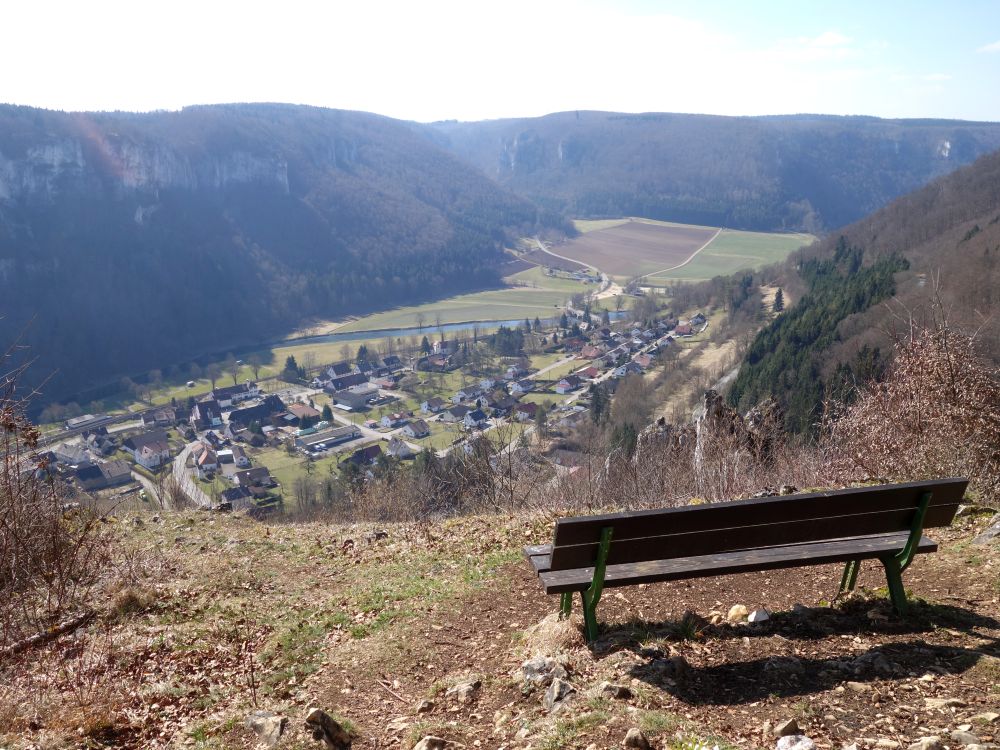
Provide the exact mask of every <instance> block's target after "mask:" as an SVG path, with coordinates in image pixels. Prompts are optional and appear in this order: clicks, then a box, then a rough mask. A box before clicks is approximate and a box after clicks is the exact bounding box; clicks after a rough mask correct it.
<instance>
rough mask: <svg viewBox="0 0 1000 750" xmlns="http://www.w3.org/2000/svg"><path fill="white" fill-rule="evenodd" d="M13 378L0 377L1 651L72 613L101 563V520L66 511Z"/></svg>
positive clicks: (103, 533)
mask: <svg viewBox="0 0 1000 750" xmlns="http://www.w3.org/2000/svg"><path fill="white" fill-rule="evenodd" d="M19 374H20V372H19V371H14V372H11V373H8V374H7V375H6V376H4V377H2V378H0V452H2V457H0V461H2V465H0V649H2V648H3V647H5V646H7V645H9V644H11V643H13V642H16V641H18V640H19V639H21V638H23V637H25V635H27V634H30V633H31V632H33V631H36V630H39V629H43V628H45V627H47V626H48V625H49V624H51V623H52V622H53V621H55V620H56V619H58V618H59V617H60V615H61V614H63V613H66V612H72V611H73V610H74V609H75V608H77V607H79V606H80V605H81V602H83V601H84V599H86V597H87V594H88V592H89V591H90V590H91V588H92V587H93V586H94V585H95V584H96V583H97V580H98V575H99V573H100V571H101V569H102V567H103V566H104V564H105V563H106V562H107V560H108V546H107V543H106V541H107V532H106V530H105V529H104V527H103V524H102V520H101V518H99V517H97V516H96V515H95V514H93V513H92V512H90V511H89V510H88V509H87V508H84V507H80V506H78V505H76V504H72V507H70V506H69V505H67V504H66V500H67V499H68V498H67V497H66V496H65V494H64V490H63V485H61V483H57V482H56V481H55V479H54V478H53V477H52V475H51V473H50V471H49V467H48V465H47V463H46V461H45V460H44V459H42V458H39V456H38V454H37V449H38V441H39V433H38V430H37V429H36V428H35V426H34V425H32V424H31V422H30V421H29V420H28V418H27V416H26V415H25V406H26V404H25V402H24V401H23V400H22V399H21V398H19V396H18V395H17V391H16V384H17V376H18V375H19Z"/></svg>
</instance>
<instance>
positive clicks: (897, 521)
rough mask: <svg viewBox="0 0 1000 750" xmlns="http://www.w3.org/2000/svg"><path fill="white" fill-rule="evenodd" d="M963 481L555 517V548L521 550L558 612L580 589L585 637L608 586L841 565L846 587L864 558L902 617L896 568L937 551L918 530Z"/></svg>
mask: <svg viewBox="0 0 1000 750" xmlns="http://www.w3.org/2000/svg"><path fill="white" fill-rule="evenodd" d="M967 485H968V480H967V479H941V480H934V481H924V482H909V483H906V484H890V485H880V486H876V487H861V488H855V489H848V490H836V491H831V492H817V493H812V494H801V495H788V496H785V497H768V498H763V499H759V500H739V501H735V502H729V503H717V504H711V505H697V506H688V507H684V508H667V509H664V510H648V511H636V512H627V513H613V514H608V515H600V516H583V517H579V518H560V519H559V520H557V521H556V528H555V535H554V537H553V541H552V544H546V545H538V546H530V547H526V548H525V550H524V552H525V555H526V556H527V558H528V560H529V561H530V562H531V565H532V567H534V569H535V571H536V572H537V573H538V577H539V579H540V580H541V583H542V587H543V588H544V589H545V593H546V594H561V595H562V599H561V607H560V611H561V612H562V614H563V615H564V616H568V615H569V613H570V608H571V606H572V597H573V592H574V591H579V592H580V597H581V599H582V600H583V616H584V623H585V628H586V635H587V640H588V641H592V640H594V638H596V637H597V616H596V610H597V603H598V602H599V601H600V598H601V592H602V591H603V590H604V589H605V588H608V587H616V586H632V585H634V584H639V583H652V582H654V581H675V580H680V579H684V578H703V577H708V576H718V575H727V574H729V573H745V572H748V571H756V570H774V569H778V568H794V567H800V566H805V565H824V564H827V563H840V562H844V563H847V565H846V567H845V569H844V575H843V577H842V579H841V582H840V593H844V592H847V591H851V590H853V589H854V586H855V583H856V581H857V577H858V570H859V569H860V566H861V561H862V560H869V559H877V560H879V561H880V562H881V563H882V565H883V566H884V567H885V574H886V579H887V580H888V583H889V595H890V598H891V600H892V605H893V607H894V609H895V610H896V612H897V613H899V614H903V613H904V612H905V610H906V592H905V591H904V589H903V581H902V577H901V574H902V572H903V571H904V570H906V568H907V566H909V564H910V563H911V562H912V561H913V557H914V555H916V554H917V553H918V552H934V551H935V550H937V544H936V543H935V542H934V541H932V540H931V539H928V538H927V537H925V536H923V530H924V529H925V528H933V527H940V526H947V525H949V524H950V523H951V521H952V519H953V518H954V517H955V512H956V510H957V509H958V504H959V501H961V499H962V497H963V495H964V494H965V488H966V486H967ZM838 596H839V594H838Z"/></svg>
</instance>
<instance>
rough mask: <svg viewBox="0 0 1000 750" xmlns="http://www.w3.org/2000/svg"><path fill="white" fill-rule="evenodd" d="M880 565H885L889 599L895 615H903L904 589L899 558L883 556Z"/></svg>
mask: <svg viewBox="0 0 1000 750" xmlns="http://www.w3.org/2000/svg"><path fill="white" fill-rule="evenodd" d="M882 565H883V566H884V567H885V579H886V581H887V582H888V583H889V599H890V600H891V601H892V608H893V609H894V610H895V611H896V614H897V615H905V614H906V589H904V588H903V576H902V572H903V570H902V567H901V566H900V564H899V560H897V559H896V557H895V556H893V557H883V558H882Z"/></svg>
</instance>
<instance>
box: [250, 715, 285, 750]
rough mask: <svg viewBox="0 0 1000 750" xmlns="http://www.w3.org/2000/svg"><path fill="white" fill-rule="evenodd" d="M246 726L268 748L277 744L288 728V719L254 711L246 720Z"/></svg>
mask: <svg viewBox="0 0 1000 750" xmlns="http://www.w3.org/2000/svg"><path fill="white" fill-rule="evenodd" d="M245 723H246V726H247V728H248V729H252V730H253V732H254V733H255V734H256V735H257V737H258V738H259V739H260V741H261V742H262V743H264V744H265V745H267V746H268V747H274V746H275V745H277V744H278V741H279V740H280V739H281V736H282V735H283V734H284V733H285V728H286V727H287V726H288V717H287V716H279V715H278V714H275V713H272V712H271V711H254V712H253V713H252V714H250V715H249V716H248V717H247V718H246V722H245Z"/></svg>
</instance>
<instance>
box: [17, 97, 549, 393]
mask: <svg viewBox="0 0 1000 750" xmlns="http://www.w3.org/2000/svg"><path fill="white" fill-rule="evenodd" d="M547 223H548V224H549V225H553V224H558V223H559V222H558V221H552V220H550V221H548V222H547ZM537 229H538V211H537V210H536V208H535V207H534V206H533V205H532V204H530V203H529V202H528V201H526V200H524V199H523V198H518V197H515V196H514V195H513V194H511V193H508V192H506V191H505V190H504V189H502V188H500V187H498V186H497V185H496V184H495V183H494V182H492V181H491V180H489V179H488V178H486V177H485V176H483V175H482V174H481V173H480V172H478V171H477V170H475V169H474V168H472V167H470V166H468V165H466V164H464V163H462V162H461V161H460V160H459V159H458V158H457V157H455V156H453V155H451V154H449V153H448V152H446V151H445V150H443V149H441V148H439V147H437V146H435V145H434V144H432V143H430V142H429V141H428V140H427V139H426V138H424V137H421V136H420V135H418V134H416V133H414V132H413V130H412V129H411V128H410V127H409V126H408V125H405V124H403V123H400V122H398V121H394V120H390V119H388V118H384V117H379V116H376V115H371V114H365V113H359V112H343V111H335V110H324V109H316V108H309V107H294V106H285V105H225V106H210V107H192V108H188V109H184V110H182V111H180V112H172V113H166V112H161V113H149V114H125V113H101V114H90V113H75V114H71V113H62V112H52V111H44V110H37V109H31V108H26V107H10V106H0V299H2V302H0V316H2V323H0V341H3V342H4V343H7V342H11V341H13V340H14V338H15V337H16V336H17V335H18V334H19V333H20V332H21V331H22V330H24V329H25V327H27V328H26V334H25V337H24V339H23V343H25V344H27V345H29V346H30V347H31V352H32V356H34V357H37V362H36V363H35V365H34V366H33V367H32V370H31V375H30V376H29V377H30V378H32V379H34V382H38V380H40V379H41V378H43V377H46V376H48V375H49V374H50V373H51V372H53V371H58V372H57V373H56V375H55V376H54V377H53V378H52V379H51V380H49V382H48V383H47V384H46V388H45V396H46V397H55V396H59V395H63V394H68V393H74V392H76V391H78V390H80V389H82V388H84V387H87V386H89V385H92V384H95V383H99V382H101V381H102V380H107V379H108V378H114V377H116V376H120V375H122V374H126V373H129V374H131V373H134V372H137V371H143V370H148V369H151V368H159V367H165V366H167V365H169V364H173V363H177V362H182V361H184V360H185V359H188V358H190V357H192V356H195V355H196V354H198V353H200V352H204V351H209V350H218V349H219V348H225V349H232V348H234V347H237V346H239V345H240V344H243V343H259V342H261V341H265V340H267V337H268V336H273V335H276V334H280V333H283V332H285V331H288V330H290V329H291V328H292V327H294V326H295V325H297V324H299V323H300V322H302V321H303V320H304V319H306V318H308V317H309V316H336V315H341V314H344V313H358V312H365V311H369V310H373V309H378V308H384V307H388V306H391V305H394V304H398V303H400V302H407V301H414V300H418V299H427V298H433V297H440V296H443V295H447V294H449V293H451V292H456V291H462V290H468V289H473V288H478V287H484V286H488V285H493V284H496V283H497V282H498V273H497V269H498V266H499V264H500V262H502V260H503V252H502V248H503V245H504V242H505V241H506V240H508V239H509V238H511V237H514V236H520V235H523V234H525V233H530V232H533V231H536V230H537Z"/></svg>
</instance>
